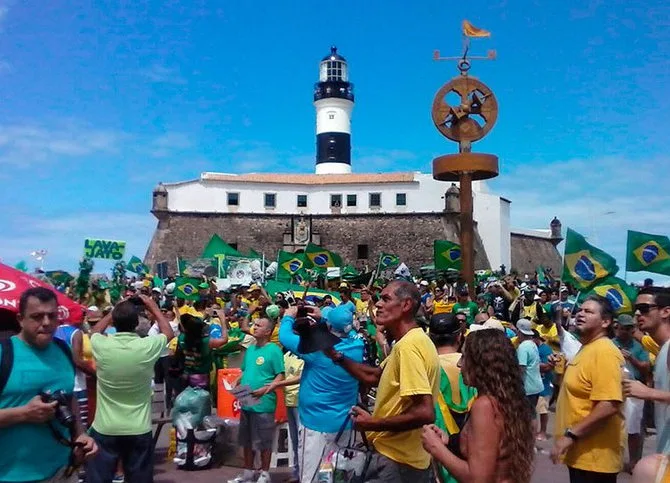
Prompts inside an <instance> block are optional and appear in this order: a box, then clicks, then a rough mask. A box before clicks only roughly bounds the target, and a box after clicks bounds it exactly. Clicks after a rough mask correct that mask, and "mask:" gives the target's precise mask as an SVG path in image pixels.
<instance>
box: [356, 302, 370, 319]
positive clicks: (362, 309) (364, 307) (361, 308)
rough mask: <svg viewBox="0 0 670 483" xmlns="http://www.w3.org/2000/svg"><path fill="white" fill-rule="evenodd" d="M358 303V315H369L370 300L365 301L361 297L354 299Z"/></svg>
mask: <svg viewBox="0 0 670 483" xmlns="http://www.w3.org/2000/svg"><path fill="white" fill-rule="evenodd" d="M354 302H355V304H356V317H361V316H367V315H368V304H369V303H370V301H367V302H363V301H362V300H360V299H354Z"/></svg>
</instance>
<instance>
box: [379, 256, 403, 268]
mask: <svg viewBox="0 0 670 483" xmlns="http://www.w3.org/2000/svg"><path fill="white" fill-rule="evenodd" d="M398 265H400V257H399V256H398V255H393V254H392V253H382V254H381V255H379V268H380V270H386V269H387V268H395V267H397V266H398Z"/></svg>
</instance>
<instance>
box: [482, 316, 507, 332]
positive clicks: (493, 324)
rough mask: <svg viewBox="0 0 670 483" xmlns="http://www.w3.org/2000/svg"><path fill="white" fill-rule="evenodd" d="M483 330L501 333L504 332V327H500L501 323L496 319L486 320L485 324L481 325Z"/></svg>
mask: <svg viewBox="0 0 670 483" xmlns="http://www.w3.org/2000/svg"><path fill="white" fill-rule="evenodd" d="M482 325H483V326H484V328H486V329H496V330H499V331H501V332H505V326H504V325H502V322H500V321H499V320H496V319H488V320H487V321H486V322H484V323H483V324H482Z"/></svg>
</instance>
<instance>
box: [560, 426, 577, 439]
mask: <svg viewBox="0 0 670 483" xmlns="http://www.w3.org/2000/svg"><path fill="white" fill-rule="evenodd" d="M563 434H564V435H565V436H567V437H568V438H570V439H571V440H573V441H577V440H579V436H577V435H576V434H575V433H574V432H573V431H572V429H570V428H568V429H566V430H565V433H563Z"/></svg>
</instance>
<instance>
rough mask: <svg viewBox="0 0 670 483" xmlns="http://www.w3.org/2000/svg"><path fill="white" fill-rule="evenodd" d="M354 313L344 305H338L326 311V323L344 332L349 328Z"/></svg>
mask: <svg viewBox="0 0 670 483" xmlns="http://www.w3.org/2000/svg"><path fill="white" fill-rule="evenodd" d="M353 322H354V314H353V313H352V312H351V310H349V308H348V307H346V306H344V305H339V306H337V307H335V308H334V309H332V310H331V311H330V312H328V324H329V325H330V326H331V327H332V328H333V329H335V330H336V331H338V332H345V331H347V330H349V329H350V328H351V324H352V323H353Z"/></svg>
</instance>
